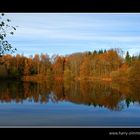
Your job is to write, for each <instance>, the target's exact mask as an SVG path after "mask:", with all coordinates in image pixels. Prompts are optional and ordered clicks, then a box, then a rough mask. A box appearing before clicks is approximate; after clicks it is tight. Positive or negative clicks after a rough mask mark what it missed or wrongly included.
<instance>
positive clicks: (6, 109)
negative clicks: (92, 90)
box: [0, 101, 140, 127]
mask: <svg viewBox="0 0 140 140" xmlns="http://www.w3.org/2000/svg"><path fill="white" fill-rule="evenodd" d="M9 116H10V117H9ZM6 125H12V126H94V127H96V126H139V127H140V106H139V105H138V104H136V103H135V104H132V103H131V104H130V107H129V108H127V109H124V110H122V111H110V110H108V109H106V108H104V107H102V108H101V107H98V106H97V107H93V106H86V105H76V104H73V103H70V102H58V103H52V102H48V103H47V104H39V103H29V102H26V101H25V102H24V104H15V103H11V104H7V103H2V104H0V126H6Z"/></svg>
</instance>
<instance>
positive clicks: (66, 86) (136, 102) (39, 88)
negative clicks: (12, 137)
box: [0, 81, 140, 127]
mask: <svg viewBox="0 0 140 140" xmlns="http://www.w3.org/2000/svg"><path fill="white" fill-rule="evenodd" d="M139 85H140V84H139V83H135V84H133V83H131V84H130V83H125V84H116V83H109V82H97V81H96V82H84V81H83V82H70V81H68V82H54V81H52V82H46V83H31V82H19V81H0V127H4V126H46V127H59V126H60V127H71V126H74V127H117V126H118V127H119V126H120V127H123V126H124V127H125V126H126V127H127V126H128V127H129V126H131V127H139V126H140V86H139Z"/></svg>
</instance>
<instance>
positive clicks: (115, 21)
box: [6, 13, 140, 55]
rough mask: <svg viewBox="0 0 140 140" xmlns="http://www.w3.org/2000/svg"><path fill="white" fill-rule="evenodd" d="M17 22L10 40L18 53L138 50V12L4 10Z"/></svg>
mask: <svg viewBox="0 0 140 140" xmlns="http://www.w3.org/2000/svg"><path fill="white" fill-rule="evenodd" d="M6 16H7V17H8V18H10V19H11V20H12V23H13V25H18V26H19V27H18V28H17V31H16V33H15V35H14V36H12V37H9V40H10V42H11V43H12V44H13V45H14V46H15V47H17V49H18V52H17V53H23V54H25V55H33V54H35V53H47V54H49V55H52V54H63V55H64V54H70V53H73V52H80V51H92V50H94V49H96V50H98V49H110V48H122V49H123V50H124V51H126V50H128V51H130V54H137V53H138V52H140V14H82V13H80V14H59V13H57V14H55V13H54V14H49V13H40V14H39V13H38V14H37V13H26V14H25V13H7V14H6Z"/></svg>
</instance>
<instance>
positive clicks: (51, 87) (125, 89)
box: [0, 81, 140, 111]
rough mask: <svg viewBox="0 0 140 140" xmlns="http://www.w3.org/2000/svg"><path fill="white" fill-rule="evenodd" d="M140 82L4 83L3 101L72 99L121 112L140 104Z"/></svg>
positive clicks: (0, 93)
mask: <svg viewBox="0 0 140 140" xmlns="http://www.w3.org/2000/svg"><path fill="white" fill-rule="evenodd" d="M139 85H140V83H125V84H118V83H111V82H110V83H104V82H97V81H96V82H91V81H90V82H87V81H82V82H81V81H80V82H74V81H65V82H62V81H61V82H60V81H58V82H56V81H55V82H46V83H31V82H13V81H1V82H0V102H1V103H3V102H8V103H10V102H16V103H23V101H25V100H26V101H29V102H39V103H47V102H49V100H50V101H52V102H61V101H69V102H72V103H75V104H85V105H91V106H94V107H96V106H99V107H105V108H108V109H110V110H115V111H120V110H122V109H124V108H126V107H129V105H130V103H134V102H138V103H140V86H139Z"/></svg>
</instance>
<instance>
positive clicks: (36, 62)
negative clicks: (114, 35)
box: [0, 49, 140, 81]
mask: <svg viewBox="0 0 140 140" xmlns="http://www.w3.org/2000/svg"><path fill="white" fill-rule="evenodd" d="M0 78H1V79H2V78H4V79H6V78H7V79H11V78H16V79H22V80H24V81H49V80H66V81H67V80H95V79H96V80H107V81H111V80H114V81H115V80H116V81H138V80H140V55H138V56H130V55H129V52H127V53H126V55H125V57H124V56H123V55H122V51H121V50H120V49H110V50H99V51H96V50H95V51H88V52H83V53H74V54H70V55H66V56H61V55H53V56H52V57H51V58H50V57H49V56H48V55H47V54H41V55H39V54H35V55H34V56H30V57H26V56H24V55H19V54H17V55H15V56H13V55H9V54H7V55H3V56H2V57H1V58H0Z"/></svg>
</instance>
